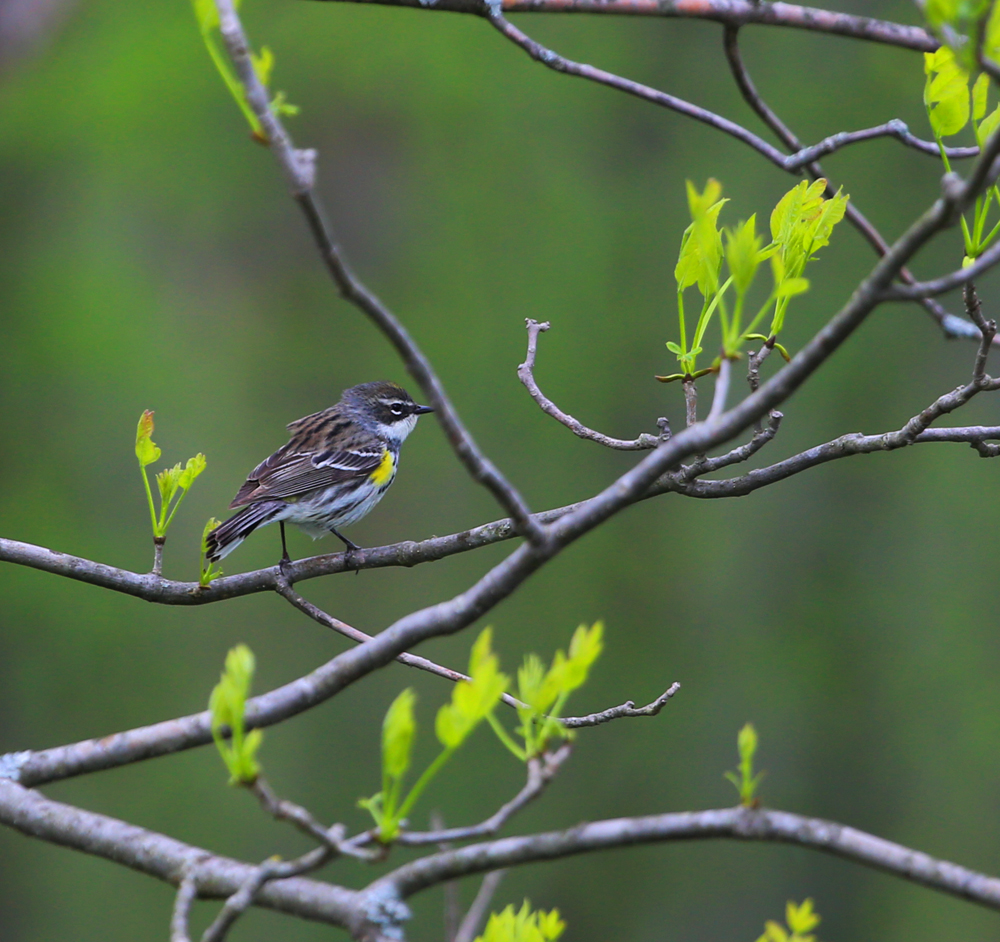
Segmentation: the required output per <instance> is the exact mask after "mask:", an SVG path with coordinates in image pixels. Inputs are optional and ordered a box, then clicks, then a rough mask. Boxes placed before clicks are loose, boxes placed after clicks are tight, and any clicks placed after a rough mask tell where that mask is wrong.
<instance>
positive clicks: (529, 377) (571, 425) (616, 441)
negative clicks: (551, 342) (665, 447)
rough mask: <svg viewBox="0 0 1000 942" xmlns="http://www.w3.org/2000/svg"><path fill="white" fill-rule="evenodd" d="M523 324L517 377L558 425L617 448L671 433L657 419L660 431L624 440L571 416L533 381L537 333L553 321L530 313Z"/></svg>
mask: <svg viewBox="0 0 1000 942" xmlns="http://www.w3.org/2000/svg"><path fill="white" fill-rule="evenodd" d="M524 326H525V327H527V328H528V352H527V354H526V355H525V358H524V362H523V363H522V364H521V365H520V366H518V368H517V378H518V379H519V380H520V381H521V382H522V383H523V384H524V388H525V389H527V390H528V395H530V396H531V398H532V399H534V400H535V402H537V403H538V405H539V407H540V408H541V410H542V412H544V413H545V414H546V415H551V416H552V418H554V419H555V420H556V421H557V422H559V423H560V424H561V425H565V426H566V428H568V429H569V430H570V431H571V432H572V433H573V434H574V435H576V436H577V437H578V438H583V439H586V440H587V441H591V442H597V444H599V445H604V446H606V447H607V448H614V449H617V450H618V451H649V450H650V449H651V448H655V447H656V446H657V445H659V444H660V443H661V442H664V441H666V440H667V439H668V438H669V437H670V425H669V423H668V422H667V420H666V419H657V422H656V424H657V425H659V426H660V428H661V429H662V431H661V433H660V434H659V435H649V434H645V433H644V434H642V435H640V436H639V437H638V438H636V439H632V440H630V441H625V440H624V439H621V438H611V437H609V436H608V435H604V434H602V433H601V432H595V431H594V430H593V429H592V428H587V426H586V425H584V424H583V423H582V422H579V421H577V420H576V419H574V418H573V416H571V415H569V413H567V412H563V411H562V409H560V408H559V406H557V405H556V404H555V403H554V402H553V401H552V400H551V399H549V398H548V397H547V396H546V395H545V394H544V393H543V392H542V391H541V389H539V388H538V383H537V382H535V356H536V354H537V352H538V335H539V334H541V333H544V332H545V331H547V330H549V328H550V327H551V326H552V325H551V324H550V323H549V322H548V321H543V322H542V323H539V322H538V321H535V320H532V319H531V318H530V317H526V318H525V320H524Z"/></svg>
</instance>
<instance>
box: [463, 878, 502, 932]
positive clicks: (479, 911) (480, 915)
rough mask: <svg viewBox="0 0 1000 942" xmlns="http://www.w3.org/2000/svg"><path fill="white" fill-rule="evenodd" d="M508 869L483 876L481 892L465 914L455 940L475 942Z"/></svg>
mask: <svg viewBox="0 0 1000 942" xmlns="http://www.w3.org/2000/svg"><path fill="white" fill-rule="evenodd" d="M506 873H507V871H506V870H494V871H492V872H491V873H487V874H486V876H485V877H483V882H482V883H481V884H480V886H479V892H478V893H477V894H476V898H475V899H474V900H473V901H472V905H471V906H470V907H469V911H468V912H467V913H466V914H465V918H464V919H463V920H462V924H461V925H460V926H459V927H458V932H456V933H455V939H454V942H473V939H475V937H476V933H477V932H478V931H479V927H480V926H481V925H482V924H483V920H484V919H485V918H486V911H487V910H488V909H489V908H490V903H491V902H492V900H493V896H494V894H495V893H496V891H497V888H498V887H499V886H500V881H501V880H503V878H504V876H505V875H506Z"/></svg>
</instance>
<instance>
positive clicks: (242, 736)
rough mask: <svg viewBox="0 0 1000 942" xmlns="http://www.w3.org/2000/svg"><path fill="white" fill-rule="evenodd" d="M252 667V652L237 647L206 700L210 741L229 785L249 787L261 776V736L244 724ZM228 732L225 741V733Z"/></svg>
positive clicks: (229, 654) (257, 730) (241, 646)
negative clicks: (210, 721)
mask: <svg viewBox="0 0 1000 942" xmlns="http://www.w3.org/2000/svg"><path fill="white" fill-rule="evenodd" d="M254 667H255V664H254V656H253V652H252V651H251V650H250V649H249V648H248V647H247V646H246V645H245V644H238V645H237V646H236V647H235V648H233V649H232V650H230V652H229V653H228V654H227V655H226V669H225V670H224V671H223V672H222V676H221V677H220V678H219V682H218V684H216V685H215V689H214V690H213V691H212V695H211V697H209V700H208V709H209V712H210V713H211V714H212V738H213V739H214V740H215V745H216V746H217V747H218V749H219V754H220V755H221V756H222V761H223V762H225V763H226V768H228V769H229V784H230V785H251V784H253V783H254V782H255V781H256V780H257V776H258V775H259V774H260V765H259V764H258V763H257V759H256V755H257V750H258V749H259V748H260V744H261V740H262V738H263V734H262V733H261V731H260V730H259V729H253V730H250V732H246V730H245V728H244V722H243V714H244V711H245V710H246V702H247V697H248V696H249V695H250V682H251V681H252V680H253V673H254ZM227 729H228V731H229V734H230V738H229V741H228V742H227V741H226V739H225V732H224V731H225V730H227Z"/></svg>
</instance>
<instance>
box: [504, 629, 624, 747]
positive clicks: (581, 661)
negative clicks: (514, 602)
mask: <svg viewBox="0 0 1000 942" xmlns="http://www.w3.org/2000/svg"><path fill="white" fill-rule="evenodd" d="M603 638H604V623H603V622H600V621H598V622H595V623H594V624H593V625H592V626H591V627H590V628H588V627H587V626H586V625H580V626H579V627H578V628H577V629H576V631H575V632H573V637H572V638H571V639H570V643H569V653H568V654H567V653H564V652H563V651H561V650H559V651H556V654H555V657H554V658H553V659H552V666H551V667H549V668H548V669H546V667H545V664H544V663H543V662H542V659H541V658H540V657H539V656H538V655H537V654H528V655H526V656H525V658H524V663H523V664H522V665H521V667H519V668H518V671H517V696H518V699H519V700H520V701H521V702H522V703H523V704H524V706H521V707H518V709H517V715H518V718H519V719H520V721H521V725H520V726H518V728H517V732H518V733H519V734H520V735H521V737H522V738H523V740H524V746H523V747H521V746H519V745H517V744H516V743H515V742H514V741H513V740H512V739H511V737H510V736H508V735H507V732H506V730H504V728H503V727H502V726H501V724H500V721H499V720H497V719H496V717H491V720H490V723H491V725H492V726H493V729H494V731H495V732H496V733H497V736H498V737H499V738H500V741H501V742H502V743H503V744H504V745H505V746H507V748H508V749H510V751H511V752H513V753H514V755H515V756H517V758H518V759H520V760H521V761H522V762H525V761H526V760H528V759H530V758H532V757H533V756H538V755H541V754H542V753H543V752H544V751H545V748H546V746H547V745H548V743H549V742H550V741H551V739H552V738H553V737H554V736H560V737H563V738H569V736H570V735H571V731H570V730H568V729H566V727H565V726H563V725H562V723H560V722H559V716H560V714H561V712H562V709H563V707H564V706H565V704H566V700H567V699H568V698H569V695H570V694H571V693H572V692H573V691H574V690H576V689H577V688H579V687H582V686H583V685H584V684H585V683H586V682H587V676H588V674H589V673H590V668H591V666H592V665H593V663H594V661H596V660H597V658H598V657H599V656H600V654H601V651H602V650H603V648H604V640H603Z"/></svg>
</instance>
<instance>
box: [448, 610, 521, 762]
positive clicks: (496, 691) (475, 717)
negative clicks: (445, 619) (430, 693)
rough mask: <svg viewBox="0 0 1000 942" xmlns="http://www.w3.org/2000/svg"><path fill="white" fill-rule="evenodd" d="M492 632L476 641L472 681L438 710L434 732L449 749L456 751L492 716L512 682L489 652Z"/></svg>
mask: <svg viewBox="0 0 1000 942" xmlns="http://www.w3.org/2000/svg"><path fill="white" fill-rule="evenodd" d="M492 634H493V632H492V629H490V628H486V629H484V630H483V632H482V633H481V634H480V635H479V637H478V638H477V639H476V643H475V644H474V645H473V647H472V655H471V657H470V659H469V677H470V679H469V680H467V681H466V680H463V681H459V683H457V684H455V686H454V687H453V688H452V692H451V703H446V704H445V705H444V706H442V707H441V709H440V710H438V713H437V718H436V720H435V723H434V731H435V733H436V734H437V738H438V741H439V742H440V743H441V745H442V746H444V747H445V748H446V749H457V748H458V746H460V745H461V744H462V743H463V742H464V741H465V739H466V738H467V737H468V736H469V734H470V733H471V732H472V731H473V730H474V729H475V728H476V727H477V726H478V725H479V724H480V723H481V722H482V721H483V720H484V719H486V716H487V714H489V713H490V712H492V710H493V708H494V707H495V706H496V705H497V702H498V701H499V700H500V697H501V695H502V694H503V692H504V690H505V689H506V687H507V683H508V681H509V678H508V677H507V676H506V675H505V674H501V673H500V670H499V661H498V660H497V656H496V655H495V654H494V653H493V652H492V650H491V649H490V641H491V638H492Z"/></svg>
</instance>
